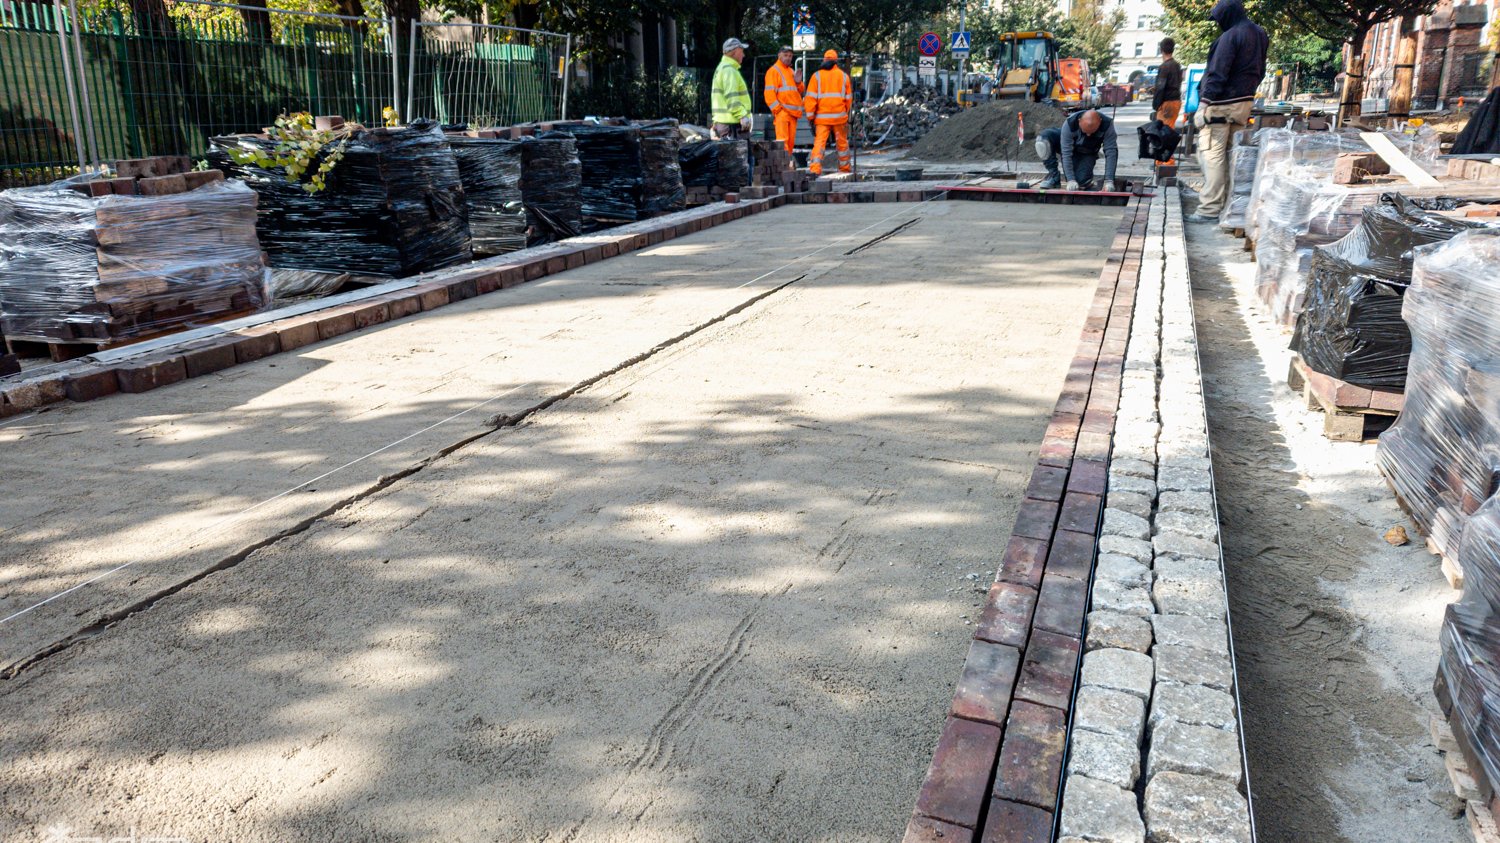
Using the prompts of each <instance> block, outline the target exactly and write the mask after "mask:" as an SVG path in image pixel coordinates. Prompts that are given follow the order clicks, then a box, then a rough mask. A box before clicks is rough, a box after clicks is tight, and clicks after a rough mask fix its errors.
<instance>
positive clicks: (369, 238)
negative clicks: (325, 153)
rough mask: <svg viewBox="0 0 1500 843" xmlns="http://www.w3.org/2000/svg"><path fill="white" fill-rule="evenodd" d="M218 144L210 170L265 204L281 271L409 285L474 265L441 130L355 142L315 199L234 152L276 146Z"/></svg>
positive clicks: (373, 134) (367, 136) (269, 239)
mask: <svg viewBox="0 0 1500 843" xmlns="http://www.w3.org/2000/svg"><path fill="white" fill-rule="evenodd" d="M210 143H211V146H212V148H211V150H210V152H209V161H210V162H211V163H212V164H213V165H214V166H215V167H218V168H219V169H221V170H224V171H225V172H226V173H228V174H230V175H231V176H234V177H235V178H240V179H244V181H245V182H246V183H247V184H249V185H250V186H251V187H253V188H254V189H255V192H256V193H258V194H260V200H261V201H260V205H261V213H260V224H259V230H260V239H261V244H262V245H263V246H264V248H265V250H266V252H267V253H268V254H269V255H270V257H271V265H272V266H273V267H278V268H287V269H313V270H320V271H323V272H354V273H358V274H361V275H384V276H393V277H402V276H406V275H413V274H416V273H419V272H427V271H429V270H433V269H440V268H442V267H445V266H451V265H453V264H455V263H461V262H463V261H467V260H469V259H470V258H472V256H473V255H472V253H471V251H470V248H469V214H468V209H467V207H466V205H465V201H464V193H463V183H462V181H461V180H460V178H459V173H458V162H457V160H456V159H455V158H454V155H453V149H452V147H450V146H449V145H448V140H447V138H446V137H444V135H443V133H442V132H441V131H440V130H439V128H438V126H437V124H436V123H434V122H432V121H417V122H415V123H413V124H411V125H410V126H407V127H404V128H399V129H370V130H365V131H356V132H354V134H353V135H351V137H350V140H349V143H348V146H347V147H346V148H345V152H344V158H343V160H342V161H340V162H339V164H338V166H337V167H335V168H334V169H333V171H332V172H331V173H330V174H329V176H328V187H327V189H326V190H324V191H322V192H320V193H315V194H314V193H308V192H307V191H305V190H303V189H302V186H301V184H300V183H293V182H291V181H288V180H287V178H286V174H285V173H284V172H283V171H282V170H281V169H280V168H276V169H262V168H260V167H256V166H253V165H241V164H236V163H235V162H234V161H233V160H232V159H231V158H230V157H229V154H228V152H227V151H226V150H228V149H229V148H231V147H238V148H241V149H260V150H269V149H271V148H272V146H273V145H274V144H273V142H272V141H269V140H266V139H263V138H258V137H255V136H245V135H236V136H230V137H220V138H213V139H212V140H211V141H210Z"/></svg>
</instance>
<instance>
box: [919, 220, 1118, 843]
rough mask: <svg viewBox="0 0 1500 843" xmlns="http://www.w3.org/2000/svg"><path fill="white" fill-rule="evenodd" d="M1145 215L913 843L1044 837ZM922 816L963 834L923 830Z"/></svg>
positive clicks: (937, 765) (1101, 294) (984, 629)
mask: <svg viewBox="0 0 1500 843" xmlns="http://www.w3.org/2000/svg"><path fill="white" fill-rule="evenodd" d="M1146 207H1147V206H1146V205H1144V204H1142V203H1141V202H1140V200H1134V201H1133V202H1132V204H1131V205H1129V206H1127V208H1126V209H1125V211H1124V213H1123V214H1122V215H1121V221H1120V225H1119V227H1118V228H1117V229H1116V233H1115V240H1114V244H1113V246H1112V247H1111V248H1112V251H1111V254H1110V256H1109V257H1108V258H1107V259H1106V261H1105V265H1104V267H1103V269H1102V270H1101V271H1100V276H1099V278H1100V280H1099V289H1098V292H1097V294H1096V296H1095V300H1094V304H1093V307H1092V308H1091V309H1090V311H1089V315H1088V318H1087V320H1086V324H1085V326H1084V328H1083V330H1082V332H1081V333H1080V337H1079V343H1078V351H1077V355H1076V356H1075V358H1074V361H1073V364H1072V365H1071V366H1070V367H1069V373H1068V376H1067V378H1066V380H1065V382H1064V387H1063V391H1062V392H1061V394H1060V395H1059V396H1058V400H1057V404H1056V406H1055V411H1054V414H1053V417H1052V419H1051V421H1050V423H1049V424H1048V427H1047V431H1046V434H1045V436H1044V437H1043V440H1042V444H1041V447H1040V449H1039V452H1038V458H1037V466H1036V467H1035V469H1034V470H1033V472H1032V476H1031V481H1030V483H1029V485H1028V486H1027V491H1026V497H1025V499H1024V500H1023V501H1022V504H1021V506H1020V508H1019V511H1018V514H1017V518H1016V522H1015V526H1014V529H1013V531H1012V535H1011V538H1010V541H1009V543H1008V544H1007V546H1006V550H1005V555H1004V557H1003V558H1002V559H1001V562H1000V566H999V570H998V571H997V573H996V576H995V580H996V582H995V584H994V585H993V586H992V587H991V589H990V592H989V594H988V596H987V597H986V600H985V608H984V611H983V613H982V614H981V615H980V619H979V624H978V626H977V628H976V630H975V633H974V638H975V641H974V642H972V644H971V649H970V652H969V657H968V659H967V660H966V661H965V664H964V672H963V676H962V678H961V679H960V680H959V683H958V688H957V690H956V693H955V695H954V703H953V708H952V711H953V712H954V713H955V714H963V716H965V717H971V718H973V720H958V719H956V718H954V717H953V716H950V717H949V719H948V721H947V724H946V727H945V729H944V732H943V736H942V738H941V739H940V741H939V744H938V748H937V751H936V752H935V753H934V755H933V762H932V766H931V767H930V768H929V770H928V773H927V779H926V781H925V782H924V784H923V786H922V791H921V795H920V796H919V797H918V801H917V810H916V817H917V819H914V820H913V821H912V824H911V825H909V826H908V828H907V837H906V839H907V840H908V841H912V842H913V843H915V841H929V840H934V839H947V838H946V837H935V836H934V835H936V834H939V833H941V834H944V835H948V834H959V835H960V839H970V838H969V837H968V836H965V835H967V834H968V828H969V827H974V826H975V823H976V822H981V821H982V823H983V827H982V828H977V832H978V834H977V835H976V836H977V838H978V839H982V840H986V841H994V843H1050V841H1051V840H1052V826H1053V814H1054V811H1055V810H1056V808H1057V793H1058V780H1059V777H1060V775H1061V770H1062V758H1063V754H1064V751H1065V750H1064V743H1063V742H1064V740H1065V734H1066V723H1067V716H1068V715H1067V712H1068V709H1069V707H1070V706H1071V704H1072V696H1073V684H1074V680H1075V677H1076V674H1077V670H1078V658H1079V651H1080V649H1081V647H1082V642H1081V637H1082V635H1083V623H1084V610H1085V608H1086V606H1087V603H1088V584H1089V579H1090V576H1091V574H1092V570H1093V561H1094V552H1095V545H1096V541H1097V531H1098V527H1099V520H1100V509H1101V502H1102V495H1103V494H1104V491H1105V486H1106V483H1107V481H1108V465H1109V448H1110V441H1111V437H1112V433H1113V430H1114V424H1115V412H1116V408H1117V407H1118V404H1119V391H1120V381H1121V373H1122V366H1123V364H1122V355H1123V352H1124V349H1125V343H1126V339H1127V338H1128V336H1129V322H1130V315H1131V309H1132V307H1133V302H1134V296H1135V285H1136V277H1135V276H1136V275H1137V274H1138V273H1139V267H1140V259H1139V254H1140V249H1141V246H1142V236H1143V235H1144V231H1145V218H1146V215H1145V209H1146ZM1017 649H1019V653H1018V654H1019V656H1020V668H1019V675H1018V676H1015V677H1014V678H1013V679H1011V680H1010V681H1011V682H1013V687H1014V693H1013V695H1012V697H1011V699H1010V700H1009V701H1008V705H1007V706H1006V708H1005V709H1004V711H1005V714H1004V723H1003V726H1004V729H1003V732H1002V731H1001V729H1000V728H999V726H998V725H997V724H1000V720H999V719H998V718H999V717H1000V715H1001V711H1002V708H1001V702H1000V701H999V700H998V698H997V697H998V695H999V694H1001V693H1002V692H1003V691H1004V689H1005V687H1006V682H1007V677H1009V676H1010V665H1011V661H1010V657H1011V654H1012V653H1016V652H1017ZM978 721H984V722H978ZM988 729H994V731H988ZM1002 735H1003V738H1004V740H1003V743H1001V742H1000V741H999V738H1000V737H1001V736H1002ZM992 740H994V741H995V742H996V743H995V744H992V743H991V741H992ZM980 780H985V781H988V782H992V793H990V794H986V798H987V799H988V801H987V802H984V801H983V800H981V801H979V802H976V801H975V797H974V793H973V789H972V788H973V786H974V784H975V783H976V782H978V781H980ZM981 806H982V807H981ZM931 818H937V819H940V820H943V821H946V822H948V823H956V824H958V825H959V826H962V827H964V828H963V830H961V831H954V830H953V828H952V827H951V826H947V827H945V826H943V825H941V824H937V825H934V824H932V823H931V821H930V820H931Z"/></svg>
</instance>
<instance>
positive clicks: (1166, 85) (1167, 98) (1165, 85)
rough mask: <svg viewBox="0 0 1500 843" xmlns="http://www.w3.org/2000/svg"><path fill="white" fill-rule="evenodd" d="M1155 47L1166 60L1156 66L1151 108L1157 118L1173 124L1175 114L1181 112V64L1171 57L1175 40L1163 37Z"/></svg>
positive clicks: (1175, 47)
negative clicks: (1154, 91)
mask: <svg viewBox="0 0 1500 843" xmlns="http://www.w3.org/2000/svg"><path fill="white" fill-rule="evenodd" d="M1157 49H1158V50H1161V54H1162V55H1163V56H1166V60H1165V61H1163V62H1162V63H1161V66H1159V67H1157V68H1156V93H1155V94H1154V95H1153V96H1152V97H1151V110H1152V111H1154V112H1156V119H1157V120H1160V121H1161V122H1163V123H1165V124H1167V125H1168V126H1175V125H1177V115H1178V114H1180V113H1181V112H1182V65H1180V64H1178V63H1177V59H1174V58H1172V54H1173V53H1175V52H1176V51H1177V42H1176V41H1173V40H1172V39H1171V38H1163V39H1161V44H1159V45H1157Z"/></svg>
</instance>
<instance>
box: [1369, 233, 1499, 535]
mask: <svg viewBox="0 0 1500 843" xmlns="http://www.w3.org/2000/svg"><path fill="white" fill-rule="evenodd" d="M1496 313H1500V234H1495V233H1491V232H1487V231H1469V232H1465V233H1463V234H1460V235H1458V236H1457V237H1454V238H1453V239H1451V240H1449V241H1447V242H1446V243H1440V244H1437V245H1432V246H1424V247H1421V248H1419V249H1417V251H1416V260H1415V262H1414V263H1413V268H1412V283H1411V286H1410V288H1409V289H1408V290H1407V293H1406V297H1405V302H1404V303H1403V305H1402V311H1401V314H1402V317H1403V318H1404V319H1405V320H1406V325H1407V327H1408V328H1409V329H1410V330H1411V336H1412V352H1411V361H1410V363H1409V366H1408V375H1407V388H1406V402H1405V405H1404V407H1403V408H1402V411H1401V416H1400V417H1399V418H1398V419H1397V420H1396V423H1395V425H1393V426H1392V427H1391V429H1390V430H1387V431H1386V432H1385V433H1383V434H1381V436H1380V444H1379V456H1380V464H1381V467H1382V469H1384V471H1385V474H1386V476H1387V477H1388V478H1389V479H1390V481H1391V483H1392V485H1393V487H1394V488H1395V490H1396V492H1397V494H1399V495H1400V496H1401V499H1402V500H1403V501H1404V502H1405V503H1406V505H1407V507H1408V509H1409V511H1410V512H1411V515H1412V517H1413V518H1414V519H1415V520H1416V521H1417V525H1418V526H1419V527H1421V528H1422V529H1423V530H1425V531H1426V532H1427V533H1428V535H1429V536H1431V537H1432V539H1433V541H1434V542H1436V543H1437V545H1438V547H1439V549H1441V550H1442V551H1443V552H1445V553H1448V554H1449V555H1454V554H1456V553H1457V551H1458V549H1459V540H1460V539H1461V538H1462V536H1463V533H1464V532H1465V530H1464V525H1465V523H1466V522H1467V521H1468V519H1469V517H1470V516H1471V515H1473V514H1474V513H1475V512H1476V511H1477V510H1478V509H1479V507H1480V505H1481V504H1483V503H1485V501H1487V500H1489V499H1491V498H1492V497H1494V495H1495V492H1496V488H1497V484H1500V322H1497V321H1496V320H1495V318H1494V314H1496Z"/></svg>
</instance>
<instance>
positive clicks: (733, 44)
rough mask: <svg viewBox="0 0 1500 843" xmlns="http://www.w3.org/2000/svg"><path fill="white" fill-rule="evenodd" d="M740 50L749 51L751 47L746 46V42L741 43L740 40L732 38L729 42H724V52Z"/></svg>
mask: <svg viewBox="0 0 1500 843" xmlns="http://www.w3.org/2000/svg"><path fill="white" fill-rule="evenodd" d="M738 48H744V49H747V50H748V49H750V45H749V44H746V43H745V42H744V41H741V40H740V39H738V38H731V39H729V40H728V41H725V42H724V52H726V53H727V52H729V51H730V50H734V49H738Z"/></svg>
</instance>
